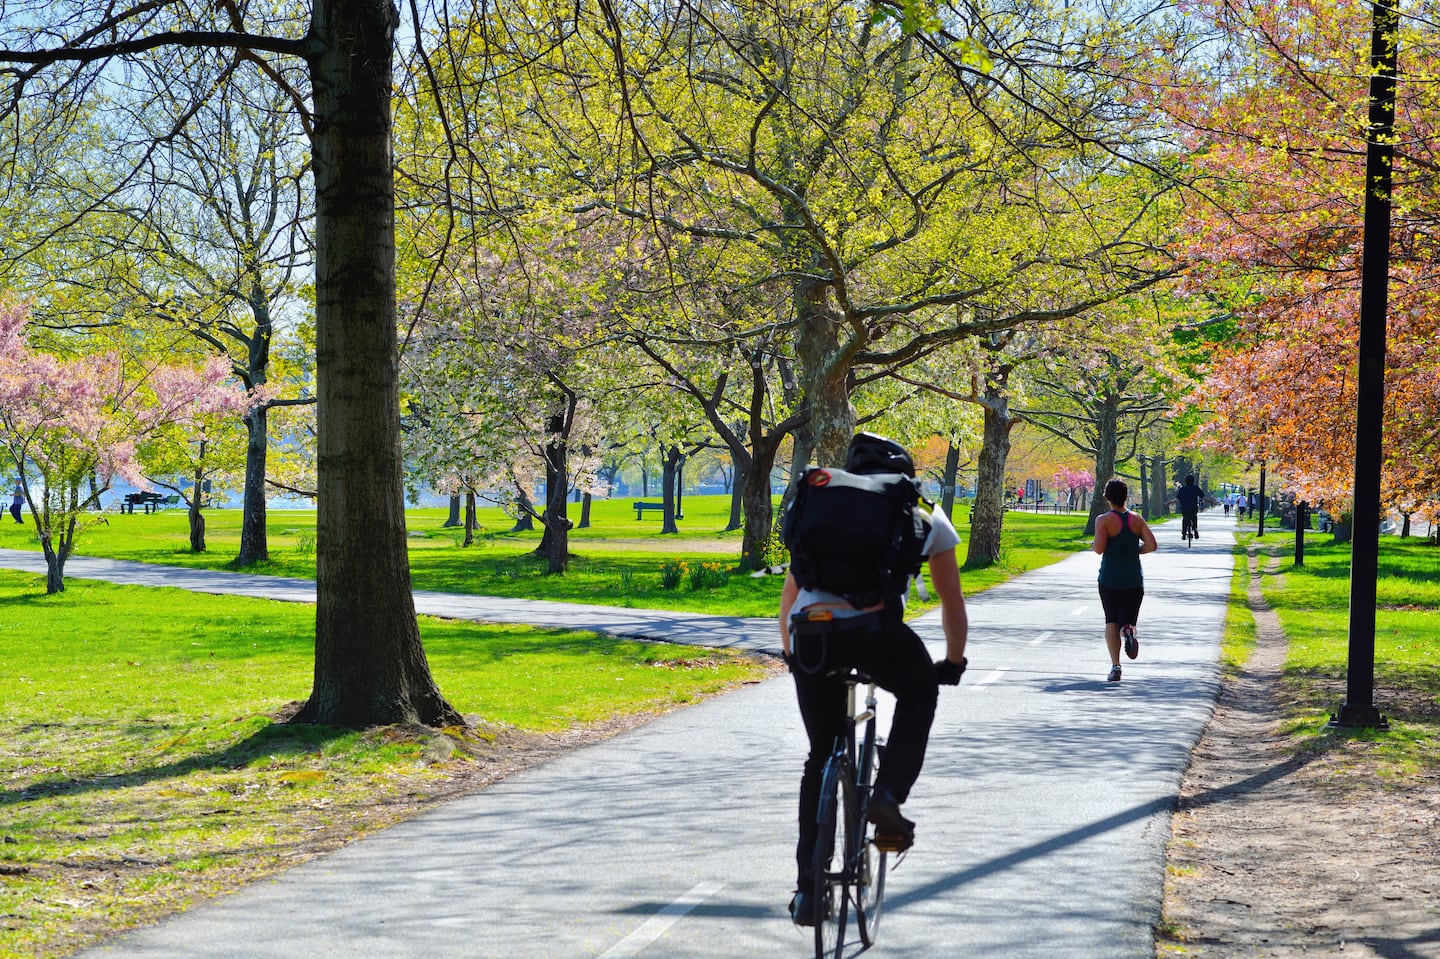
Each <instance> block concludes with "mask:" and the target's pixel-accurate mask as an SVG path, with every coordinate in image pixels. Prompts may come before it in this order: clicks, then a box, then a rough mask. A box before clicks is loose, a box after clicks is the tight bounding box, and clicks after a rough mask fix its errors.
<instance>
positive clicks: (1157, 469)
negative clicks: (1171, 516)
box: [1150, 453, 1170, 517]
mask: <svg viewBox="0 0 1440 959" xmlns="http://www.w3.org/2000/svg"><path fill="white" fill-rule="evenodd" d="M1169 485H1170V484H1169V481H1168V480H1167V479H1166V478H1165V454H1164V453H1156V454H1155V455H1154V456H1152V457H1150V502H1151V503H1152V504H1153V505H1154V514H1155V516H1157V517H1159V516H1164V515H1165V514H1167V513H1169V512H1170V507H1169V506H1168V505H1166V502H1165V500H1166V499H1168V496H1167V494H1168V493H1169Z"/></svg>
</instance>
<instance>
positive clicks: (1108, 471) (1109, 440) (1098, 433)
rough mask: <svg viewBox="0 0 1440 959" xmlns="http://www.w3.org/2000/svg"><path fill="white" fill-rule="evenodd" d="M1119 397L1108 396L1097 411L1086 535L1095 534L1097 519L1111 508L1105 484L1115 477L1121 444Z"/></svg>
mask: <svg viewBox="0 0 1440 959" xmlns="http://www.w3.org/2000/svg"><path fill="white" fill-rule="evenodd" d="M1119 402H1120V401H1119V398H1118V397H1108V398H1107V399H1106V401H1105V403H1104V405H1103V406H1101V407H1100V409H1098V410H1096V411H1095V413H1096V415H1095V500H1094V502H1092V503H1091V504H1090V512H1089V513H1088V514H1087V517H1086V520H1085V535H1086V536H1094V535H1095V520H1096V519H1097V518H1098V517H1099V516H1100V514H1101V513H1103V512H1105V511H1106V510H1107V509H1109V508H1110V504H1109V502H1108V501H1107V500H1106V499H1105V484H1106V483H1108V482H1110V481H1111V480H1112V479H1114V478H1115V450H1116V447H1117V446H1118V444H1119V436H1118V430H1117V428H1118V425H1119V412H1118V407H1119Z"/></svg>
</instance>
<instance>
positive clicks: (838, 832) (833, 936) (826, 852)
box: [811, 756, 855, 959]
mask: <svg viewBox="0 0 1440 959" xmlns="http://www.w3.org/2000/svg"><path fill="white" fill-rule="evenodd" d="M849 765H850V764H849V762H848V760H845V759H843V758H842V757H838V756H837V757H834V758H832V759H831V760H830V761H829V762H828V763H826V764H825V774H824V777H823V778H822V779H821V787H820V808H819V812H818V817H819V824H820V836H819V838H818V839H817V840H816V842H815V859H814V863H813V865H812V867H811V874H812V875H813V877H814V882H815V910H816V915H815V956H816V959H840V956H841V955H842V954H843V950H844V948H845V922H846V919H848V918H849V905H850V904H849V899H848V897H847V895H846V889H845V886H846V881H847V875H846V872H847V870H846V863H845V858H846V852H847V850H850V849H852V848H853V845H852V842H851V839H850V826H851V823H852V822H854V820H853V818H852V810H854V808H855V801H854V796H853V795H852V793H851V786H850V783H851V777H850V775H849Z"/></svg>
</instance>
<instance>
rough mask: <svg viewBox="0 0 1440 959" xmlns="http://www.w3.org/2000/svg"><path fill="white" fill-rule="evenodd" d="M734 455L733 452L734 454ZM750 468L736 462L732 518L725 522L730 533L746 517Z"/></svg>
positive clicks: (742, 560) (742, 552)
mask: <svg viewBox="0 0 1440 959" xmlns="http://www.w3.org/2000/svg"><path fill="white" fill-rule="evenodd" d="M732 455H733V454H732ZM747 475H748V470H744V469H741V468H740V464H739V463H736V464H735V471H734V477H735V478H734V481H733V482H731V484H730V520H729V522H727V523H726V524H725V532H727V533H729V532H732V531H734V530H737V529H740V528H741V524H742V523H743V522H744V517H745V477H746V476H747ZM741 562H742V563H743V562H744V550H743V549H742V550H741Z"/></svg>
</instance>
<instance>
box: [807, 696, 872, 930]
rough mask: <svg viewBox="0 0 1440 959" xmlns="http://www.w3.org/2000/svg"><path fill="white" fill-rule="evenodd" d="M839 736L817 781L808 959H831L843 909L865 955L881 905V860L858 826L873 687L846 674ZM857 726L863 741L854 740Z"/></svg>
mask: <svg viewBox="0 0 1440 959" xmlns="http://www.w3.org/2000/svg"><path fill="white" fill-rule="evenodd" d="M844 680H845V685H846V705H847V708H846V717H845V726H844V732H843V733H842V734H841V735H840V736H839V737H837V738H836V740H835V751H834V752H833V753H831V755H830V758H829V759H828V760H827V761H826V763H825V771H824V773H823V774H822V775H821V780H820V781H821V787H820V807H819V810H818V812H817V814H816V815H817V821H818V822H819V825H820V834H819V839H818V840H817V841H816V843H815V859H814V865H813V869H812V875H813V877H814V882H815V895H814V897H813V899H812V901H813V902H814V904H815V956H816V959H839V957H840V956H841V955H842V950H843V949H844V947H845V931H846V925H847V922H848V918H849V915H848V914H849V910H850V907H851V906H854V908H855V925H856V927H857V929H858V931H859V933H860V942H861V943H862V944H863V945H864V946H865V947H866V948H869V947H870V946H871V945H873V944H874V942H875V934H876V930H877V929H878V928H879V925H880V907H881V905H882V904H883V903H884V901H885V868H886V865H887V860H888V855H889V854H888V853H887V852H886V851H885V850H883V849H880V848H878V847H877V846H876V845H875V836H874V827H873V826H872V825H870V823H869V822H868V820H867V818H866V813H867V811H868V808H869V805H870V792H871V789H872V788H873V777H874V774H875V767H876V766H877V765H878V764H879V758H880V752H881V750H883V749H884V744H883V743H882V742H881V741H880V740H878V739H877V738H876V736H875V720H876V714H875V683H874V682H873V681H872V680H871V679H870V677H869V676H867V675H866V674H865V673H863V672H861V671H859V670H848V671H847V672H846V673H845V675H844ZM862 685H863V686H865V687H866V692H865V700H864V707H865V708H864V709H863V710H861V711H859V712H857V711H856V709H855V701H856V687H857V686H862ZM861 724H863V726H864V731H865V732H864V736H863V738H861V739H860V740H859V741H858V742H857V741H856V738H855V731H856V728H857V726H860V725H861Z"/></svg>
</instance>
